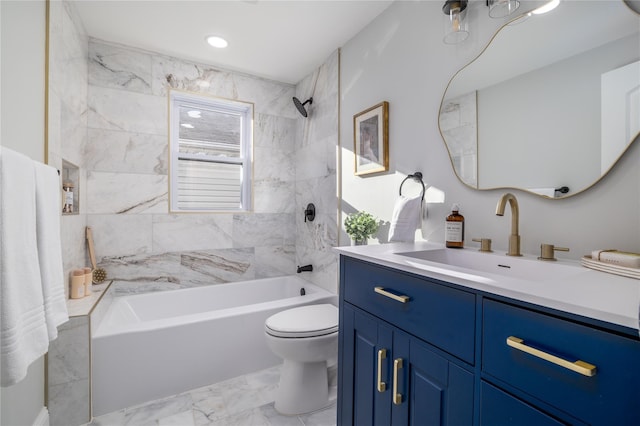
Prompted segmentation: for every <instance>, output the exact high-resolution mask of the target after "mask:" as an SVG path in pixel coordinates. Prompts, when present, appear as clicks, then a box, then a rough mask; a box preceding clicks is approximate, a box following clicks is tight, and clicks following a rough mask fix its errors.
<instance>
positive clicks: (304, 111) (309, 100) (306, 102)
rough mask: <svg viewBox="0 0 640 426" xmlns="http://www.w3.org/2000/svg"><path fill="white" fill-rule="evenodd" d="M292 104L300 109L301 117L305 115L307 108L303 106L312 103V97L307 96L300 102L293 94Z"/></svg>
mask: <svg viewBox="0 0 640 426" xmlns="http://www.w3.org/2000/svg"><path fill="white" fill-rule="evenodd" d="M293 104H294V105H295V106H296V108H298V111H300V114H302V116H303V117H306V116H307V110H306V109H305V108H304V106H305V105H306V104H313V98H309V99H307V100H306V101H304V103H303V102H300V99H298V98H296V97H295V96H294V97H293Z"/></svg>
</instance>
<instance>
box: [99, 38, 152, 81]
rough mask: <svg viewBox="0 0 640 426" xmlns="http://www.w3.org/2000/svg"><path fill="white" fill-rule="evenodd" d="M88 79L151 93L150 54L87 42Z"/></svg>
mask: <svg viewBox="0 0 640 426" xmlns="http://www.w3.org/2000/svg"><path fill="white" fill-rule="evenodd" d="M89 83H90V84H93V85H96V86H102V87H110V88H117V89H126V90H131V91H135V92H141V93H151V55H148V54H145V53H143V52H141V51H135V50H130V49H122V48H119V47H117V46H115V45H110V44H107V43H90V44H89Z"/></svg>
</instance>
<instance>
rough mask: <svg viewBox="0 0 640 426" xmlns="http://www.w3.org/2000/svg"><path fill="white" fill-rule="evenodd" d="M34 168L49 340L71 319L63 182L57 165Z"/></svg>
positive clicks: (41, 266)
mask: <svg viewBox="0 0 640 426" xmlns="http://www.w3.org/2000/svg"><path fill="white" fill-rule="evenodd" d="M35 169H36V170H35V171H36V232H37V240H38V259H39V260H40V276H41V279H42V295H43V298H44V314H45V319H46V321H47V329H48V332H49V340H54V339H55V338H56V337H58V326H59V325H60V324H62V323H64V322H67V321H68V320H69V315H68V313H67V300H66V296H65V293H64V271H63V269H64V268H63V265H62V241H61V238H60V237H61V234H60V212H61V211H62V206H61V197H60V187H61V186H60V177H59V176H58V171H57V170H56V169H55V168H53V167H51V166H47V165H45V164H42V163H35Z"/></svg>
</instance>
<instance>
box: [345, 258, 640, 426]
mask: <svg viewBox="0 0 640 426" xmlns="http://www.w3.org/2000/svg"><path fill="white" fill-rule="evenodd" d="M339 345H340V346H339V377H338V424H339V425H344V426H346V425H356V426H360V425H374V424H376V425H378V424H379V425H404V424H415V425H423V424H440V425H445V424H460V425H518V426H520V425H536V426H537V425H550V426H551V425H562V424H564V425H587V424H588V425H607V426H609V425H615V426H626V425H634V426H635V425H640V339H639V338H638V334H637V330H633V329H627V328H625V327H622V326H616V325H612V324H608V323H604V322H601V321H598V320H595V319H589V318H584V317H579V316H577V315H574V314H570V313H566V312H562V311H557V310H553V309H550V308H546V307H542V306H536V305H532V304H530V303H525V302H522V301H519V300H513V299H510V298H505V297H501V296H497V295H494V294H489V293H486V292H482V291H478V290H474V289H467V288H465V287H462V286H457V285H454V284H449V283H444V282H442V281H438V280H434V279H431V278H429V277H423V276H419V275H415V274H411V273H408V272H404V271H401V270H397V269H393V268H390V267H385V266H381V265H378V264H374V263H370V262H365V261H363V260H359V259H355V258H351V257H347V256H344V255H343V256H341V259H340V337H339ZM381 351H382V352H381ZM398 359H401V360H402V364H401V366H396V364H395V361H396V360H398ZM394 378H395V379H396V380H394ZM394 381H395V383H394ZM381 383H384V385H383V386H382V385H380V384H381ZM394 384H395V388H396V389H397V391H396V392H394ZM396 394H399V395H400V396H399V397H397V396H396Z"/></svg>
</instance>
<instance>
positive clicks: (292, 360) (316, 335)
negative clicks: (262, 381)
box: [264, 304, 338, 415]
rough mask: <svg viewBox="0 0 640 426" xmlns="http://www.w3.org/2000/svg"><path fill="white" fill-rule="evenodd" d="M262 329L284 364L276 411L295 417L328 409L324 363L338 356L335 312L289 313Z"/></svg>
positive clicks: (305, 309)
mask: <svg viewBox="0 0 640 426" xmlns="http://www.w3.org/2000/svg"><path fill="white" fill-rule="evenodd" d="M264 325H265V327H264V328H265V333H266V334H265V335H266V338H267V343H268V345H269V347H270V348H271V350H272V351H273V353H275V354H276V355H277V356H279V357H280V358H282V359H283V360H284V363H283V364H282V370H281V372H280V384H279V386H278V391H277V393H276V400H275V409H276V411H278V412H279V413H281V414H285V415H296V414H303V413H310V412H312V411H316V410H319V409H321V408H324V407H326V406H327V405H329V385H328V378H327V361H329V360H333V359H335V358H336V357H337V356H338V308H337V307H335V306H333V305H330V304H322V305H307V306H302V307H299V308H293V309H288V310H286V311H282V312H278V313H277V314H275V315H272V316H270V317H269V318H267V320H266V321H265V324H264Z"/></svg>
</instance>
